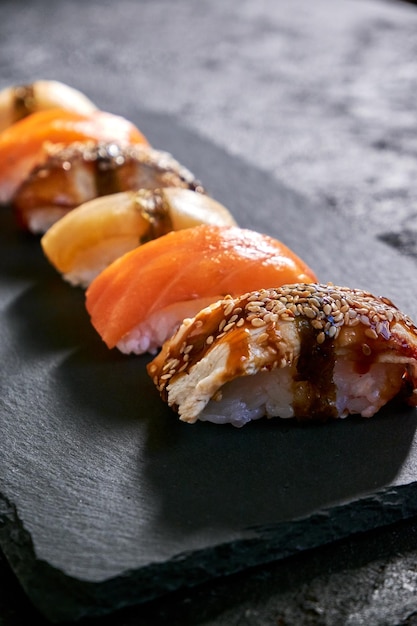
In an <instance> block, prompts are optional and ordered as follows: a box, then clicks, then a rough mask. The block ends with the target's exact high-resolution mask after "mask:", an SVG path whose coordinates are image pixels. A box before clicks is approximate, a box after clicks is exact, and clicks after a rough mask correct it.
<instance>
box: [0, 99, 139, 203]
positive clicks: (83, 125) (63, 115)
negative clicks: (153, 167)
mask: <svg viewBox="0 0 417 626" xmlns="http://www.w3.org/2000/svg"><path fill="white" fill-rule="evenodd" d="M91 140H95V141H117V142H118V143H119V144H121V145H126V144H138V143H139V144H145V145H148V141H147V139H146V137H145V136H144V135H143V134H142V133H141V132H140V130H139V129H138V128H136V126H135V125H134V124H132V122H130V121H129V120H127V119H125V118H124V117H121V116H119V115H114V114H112V113H107V112H105V111H100V110H97V111H93V112H91V113H89V114H83V113H77V112H74V111H68V110H64V109H61V108H56V109H49V110H44V111H38V112H36V113H32V114H31V115H28V116H27V117H25V118H24V119H22V120H20V121H19V122H16V123H15V124H13V125H12V126H10V127H9V128H6V130H4V131H3V132H2V133H1V134H0V202H2V203H6V202H9V201H10V200H11V199H12V197H13V194H14V193H15V191H16V189H17V188H18V187H19V185H20V184H21V183H22V182H23V181H24V180H25V178H26V177H27V176H28V175H29V173H30V172H31V170H32V169H33V168H34V167H35V165H38V164H39V163H42V161H43V160H44V159H45V156H46V146H47V145H48V143H52V144H62V145H68V144H70V143H73V142H75V141H91Z"/></svg>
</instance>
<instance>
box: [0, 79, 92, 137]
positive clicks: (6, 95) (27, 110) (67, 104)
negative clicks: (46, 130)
mask: <svg viewBox="0 0 417 626" xmlns="http://www.w3.org/2000/svg"><path fill="white" fill-rule="evenodd" d="M55 108H61V109H67V110H69V111H76V112H77V113H87V114H89V113H92V112H93V111H95V110H96V109H97V107H96V105H95V104H94V103H93V102H92V101H91V100H90V99H89V98H87V96H85V95H84V94H83V93H82V92H81V91H79V90H78V89H75V88H74V87H70V86H69V85H66V84H65V83H61V82H59V81H57V80H36V81H34V82H32V83H28V84H24V85H12V86H9V87H5V88H4V89H2V90H1V91H0V132H1V131H3V130H5V129H6V128H8V127H9V126H11V125H12V124H14V123H15V122H18V121H19V120H21V119H23V118H24V117H27V116H28V115H31V114H32V113H36V112H37V111H45V110H46V109H55Z"/></svg>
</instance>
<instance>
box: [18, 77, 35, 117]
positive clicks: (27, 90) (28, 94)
mask: <svg viewBox="0 0 417 626" xmlns="http://www.w3.org/2000/svg"><path fill="white" fill-rule="evenodd" d="M34 109H35V89H34V87H33V85H19V86H18V87H15V88H14V91H13V122H18V121H19V120H22V119H23V118H24V117H26V116H27V115H29V114H30V113H33V111H34Z"/></svg>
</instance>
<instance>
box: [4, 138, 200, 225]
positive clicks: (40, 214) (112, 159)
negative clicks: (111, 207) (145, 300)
mask: <svg viewBox="0 0 417 626" xmlns="http://www.w3.org/2000/svg"><path fill="white" fill-rule="evenodd" d="M45 152H46V160H45V161H44V162H43V163H41V164H40V165H38V166H36V167H35V168H34V169H33V170H32V172H31V174H30V175H29V176H28V177H27V178H26V179H25V180H24V181H23V183H22V184H21V185H20V187H19V188H18V189H17V191H16V192H15V194H14V197H13V200H12V206H13V209H14V211H15V213H16V217H17V220H18V222H19V224H20V226H21V227H22V228H23V229H27V230H29V231H30V232H32V233H34V234H43V233H45V232H46V231H47V230H48V228H50V227H51V226H52V224H54V223H55V222H57V221H58V220H59V219H61V218H62V217H63V216H64V215H65V214H67V213H68V212H69V211H71V210H72V209H74V208H75V207H77V206H79V205H81V204H83V203H84V202H87V201H89V200H92V199H94V198H97V197H100V196H105V195H109V194H113V193H117V192H121V191H128V190H135V191H136V190H137V189H139V188H144V189H156V188H158V187H167V186H171V187H184V188H190V189H196V190H199V191H201V192H203V188H202V186H201V184H200V182H199V181H198V180H197V179H196V178H195V176H194V175H193V174H192V173H191V172H190V171H189V170H188V169H187V168H185V167H184V166H183V165H181V164H180V163H178V161H176V160H175V159H174V158H173V157H172V156H171V155H170V154H168V153H167V152H161V151H159V150H154V149H153V148H151V147H150V146H144V145H139V144H128V145H122V144H119V143H118V142H116V141H111V142H102V141H99V142H96V141H94V142H92V141H88V142H75V143H71V144H69V145H68V146H62V145H60V144H58V145H51V146H50V147H48V146H47V147H46V151H45Z"/></svg>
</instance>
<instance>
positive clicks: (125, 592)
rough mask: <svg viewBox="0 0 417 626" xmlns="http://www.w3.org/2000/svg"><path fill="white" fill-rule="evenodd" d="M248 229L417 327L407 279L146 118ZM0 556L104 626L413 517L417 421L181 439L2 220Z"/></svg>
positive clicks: (147, 385)
mask: <svg viewBox="0 0 417 626" xmlns="http://www.w3.org/2000/svg"><path fill="white" fill-rule="evenodd" d="M136 116H137V117H140V120H139V119H135V117H134V116H133V115H132V116H131V119H132V120H133V121H135V122H136V123H138V124H139V125H140V127H141V128H142V129H143V130H144V131H145V133H146V134H147V135H148V137H149V138H150V139H151V141H152V143H153V144H154V145H155V147H158V148H161V149H166V150H169V151H171V152H172V153H173V154H174V155H175V156H176V157H177V158H178V159H179V160H180V161H182V162H183V163H184V164H185V165H188V166H189V167H190V168H191V169H192V170H193V171H194V172H195V174H196V175H197V176H199V177H200V178H201V180H202V181H203V182H204V184H205V185H206V186H207V188H208V189H209V191H210V192H211V193H212V195H213V196H214V197H216V198H217V199H218V200H220V201H222V202H224V203H225V204H226V205H227V206H228V207H229V208H230V209H231V210H232V212H233V213H234V215H235V216H236V218H237V219H238V221H239V223H240V224H241V225H242V226H245V227H250V228H254V229H257V230H259V231H262V232H268V233H270V234H272V235H274V236H276V237H278V238H280V239H282V240H283V241H285V243H287V244H288V245H290V246H291V247H292V248H294V249H295V250H296V251H297V252H298V253H299V254H300V255H301V256H303V257H304V259H305V260H306V261H308V262H309V263H310V264H311V265H313V267H314V268H315V269H316V271H317V273H318V275H319V278H320V280H322V281H333V282H334V283H339V284H340V283H343V284H347V285H351V286H357V287H362V288H367V289H370V290H371V291H374V292H375V293H379V294H383V295H386V296H388V297H391V298H392V299H393V300H394V301H395V302H396V303H397V304H398V305H399V306H401V308H403V309H404V310H405V311H406V312H407V313H409V314H410V315H412V316H413V317H416V313H417V299H416V297H415V295H414V294H413V293H412V291H411V290H410V289H409V281H410V277H411V276H412V275H413V274H414V272H415V266H414V265H413V263H412V262H411V261H409V260H407V259H406V258H404V257H402V256H401V255H399V254H397V253H396V252H395V251H394V250H392V249H390V248H388V247H387V246H385V245H384V244H381V243H379V242H376V241H374V240H372V239H371V238H369V237H368V236H367V235H366V233H363V232H359V231H356V230H355V229H354V227H353V226H352V225H350V224H347V223H345V222H344V221H342V220H341V219H339V218H338V217H337V216H335V215H333V213H332V212H331V211H330V210H329V209H326V208H322V207H314V206H312V205H311V204H310V203H309V202H308V200H307V199H306V198H303V197H301V196H298V195H297V194H295V193H294V192H292V191H290V190H289V189H287V188H286V187H285V186H284V185H281V184H278V183H277V182H276V181H274V180H272V179H271V178H270V177H269V176H267V175H266V174H264V173H263V172H261V171H257V170H256V169H253V168H252V167H250V166H248V165H246V164H245V163H244V162H242V161H239V160H237V159H235V158H232V157H230V156H229V155H227V154H225V153H224V152H222V151H220V150H219V149H217V148H216V147H215V146H213V145H211V144H210V143H208V142H207V141H203V140H202V139H200V138H199V137H198V136H196V135H194V134H192V133H190V132H189V131H187V130H186V129H185V128H182V127H180V126H179V125H178V124H177V123H176V122H175V120H172V119H169V118H166V117H158V116H156V115H152V114H150V113H148V112H141V114H140V116H139V114H138V113H136ZM0 222H1V224H0V249H1V265H0V302H1V329H2V333H1V338H0V349H1V352H0V359H1V364H2V365H1V370H0V385H1V397H0V419H1V433H2V440H1V445H0V463H1V465H0V467H1V476H0V522H1V523H0V543H1V547H2V549H3V551H4V553H5V555H6V557H7V558H8V559H9V561H10V564H11V566H12V568H13V569H14V571H15V572H16V575H17V576H18V578H19V580H20V581H21V583H22V585H23V587H24V589H25V590H26V592H27V594H28V595H29V597H30V598H31V600H32V601H33V603H34V604H35V605H36V606H37V607H38V608H39V609H40V610H41V611H42V612H43V613H44V614H45V615H46V616H47V617H48V618H49V619H50V620H52V621H63V620H72V619H78V618H80V617H82V616H84V615H100V614H105V613H107V612H110V611H112V610H114V609H116V608H120V607H123V606H127V605H131V604H135V603H140V602H143V601H145V600H148V599H150V598H155V597H157V596H158V595H161V594H164V593H166V592H167V591H169V590H173V589H176V588H179V587H181V586H185V585H194V584H197V583H199V582H202V581H203V580H206V579H209V578H211V577H214V576H218V575H221V574H225V573H226V574H227V573H231V572H234V571H237V570H239V569H243V568H245V567H248V566H250V565H255V564H258V563H262V562H267V561H269V560H272V559H279V558H282V557H284V556H286V555H288V554H292V553H294V552H296V551H298V550H303V549H307V548H310V547H313V546H317V545H320V544H323V543H326V542H329V541H332V540H334V539H337V538H340V537H343V536H346V535H347V534H349V533H354V532H358V531H362V530H366V529H370V528H373V527H376V526H380V525H383V524H387V523H390V522H393V521H395V520H397V519H401V518H406V517H408V516H411V515H414V514H415V513H416V512H417V487H416V485H415V480H416V478H417V467H416V462H417V457H416V454H417V453H416V450H415V427H416V413H415V411H414V410H411V409H405V408H403V407H398V406H395V405H392V406H389V407H387V408H386V409H385V410H384V411H382V412H381V414H379V415H378V416H376V417H374V418H373V419H371V420H364V419H355V418H353V419H349V420H344V421H340V422H333V423H328V424H322V425H315V426H300V425H296V424H293V423H292V422H289V421H281V420H274V421H261V422H257V423H254V424H250V425H248V426H246V427H244V428H243V429H235V428H233V427H220V426H215V425H212V424H196V425H193V426H190V425H186V424H182V423H180V422H179V421H178V420H177V418H176V416H175V415H174V414H172V413H171V412H170V410H169V409H168V408H167V407H165V406H164V405H163V404H162V402H161V401H160V400H159V397H158V395H157V393H156V391H155V389H154V388H153V386H152V384H151V382H150V380H149V379H148V377H147V374H146V371H145V364H146V362H147V361H148V357H126V356H123V355H121V354H119V353H117V352H116V351H108V350H107V349H106V348H105V346H104V345H103V344H102V342H101V340H100V339H99V337H98V336H97V335H96V334H95V331H94V330H93V329H92V327H91V325H90V323H89V320H88V317H87V314H86V312H85V310H84V300H83V293H82V291H81V290H79V289H73V288H71V287H70V286H69V285H67V284H66V283H64V282H63V281H62V280H61V278H60V277H59V276H58V275H57V274H56V273H55V272H54V270H53V269H52V268H51V267H50V266H49V265H48V263H47V262H46V260H45V259H44V257H43V255H42V252H41V249H40V246H39V241H38V239H37V238H34V237H30V236H25V235H24V234H22V233H20V232H18V231H17V229H16V226H15V223H14V220H13V217H12V215H11V214H10V212H9V211H7V210H4V211H3V212H2V213H1V214H0Z"/></svg>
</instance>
